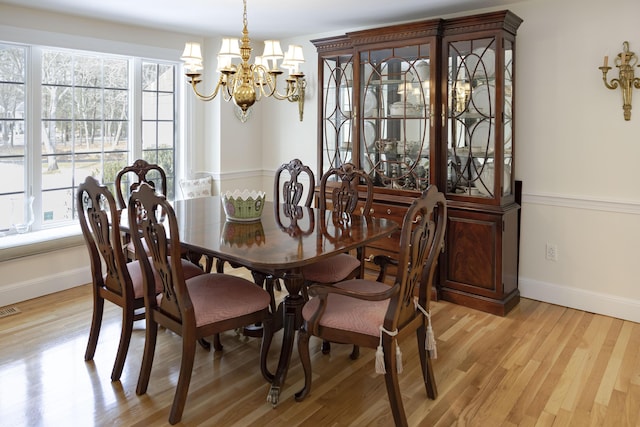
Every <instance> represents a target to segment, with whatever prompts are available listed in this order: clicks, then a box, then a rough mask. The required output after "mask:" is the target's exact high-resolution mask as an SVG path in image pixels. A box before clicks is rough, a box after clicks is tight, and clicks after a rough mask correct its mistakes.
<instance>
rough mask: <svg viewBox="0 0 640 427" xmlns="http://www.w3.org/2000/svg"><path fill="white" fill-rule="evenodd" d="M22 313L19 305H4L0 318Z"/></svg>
mask: <svg viewBox="0 0 640 427" xmlns="http://www.w3.org/2000/svg"><path fill="white" fill-rule="evenodd" d="M18 313H21V311H20V309H19V308H18V307H4V308H0V318H2V317H7V316H11V315H12V314H18Z"/></svg>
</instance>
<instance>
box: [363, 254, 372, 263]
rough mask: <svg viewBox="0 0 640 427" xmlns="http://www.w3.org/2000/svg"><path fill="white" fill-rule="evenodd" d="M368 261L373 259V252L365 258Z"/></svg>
mask: <svg viewBox="0 0 640 427" xmlns="http://www.w3.org/2000/svg"><path fill="white" fill-rule="evenodd" d="M364 260H365V261H366V262H372V261H373V254H371V255H369V256H368V257H367V258H365V259H364Z"/></svg>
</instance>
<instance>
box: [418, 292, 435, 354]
mask: <svg viewBox="0 0 640 427" xmlns="http://www.w3.org/2000/svg"><path fill="white" fill-rule="evenodd" d="M413 302H414V304H415V306H416V308H417V309H418V310H420V311H421V312H422V314H424V315H425V317H426V318H427V333H426V337H425V340H424V349H425V350H427V352H429V358H430V359H437V358H438V349H437V347H436V337H435V335H434V333H433V328H432V327H431V311H428V312H427V311H426V310H425V309H424V308H422V307H421V306H420V304H418V300H417V299H414V300H413Z"/></svg>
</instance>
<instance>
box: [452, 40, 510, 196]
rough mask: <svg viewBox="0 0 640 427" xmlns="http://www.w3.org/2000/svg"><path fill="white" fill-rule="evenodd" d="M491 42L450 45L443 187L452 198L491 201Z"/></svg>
mask: <svg viewBox="0 0 640 427" xmlns="http://www.w3.org/2000/svg"><path fill="white" fill-rule="evenodd" d="M495 45H496V41H495V38H493V37H491V38H485V39H478V40H465V41H458V42H454V43H450V44H449V46H448V49H449V63H448V65H449V71H448V90H447V93H448V94H449V97H448V100H447V101H448V105H449V108H448V117H449V120H448V124H449V127H448V133H449V134H448V155H449V158H448V172H447V175H448V185H447V187H448V188H447V191H448V192H451V193H458V194H466V195H470V196H480V197H494V194H495V188H496V185H495V184H496V183H495V178H494V173H493V171H494V166H495V163H494V157H495V140H496V120H497V117H498V115H497V109H496V107H497V105H498V104H497V102H496V87H495V78H496V72H495V65H496V53H495V52H496V48H495Z"/></svg>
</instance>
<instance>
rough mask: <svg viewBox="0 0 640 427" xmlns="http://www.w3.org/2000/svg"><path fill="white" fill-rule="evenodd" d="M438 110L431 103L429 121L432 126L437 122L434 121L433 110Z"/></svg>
mask: <svg viewBox="0 0 640 427" xmlns="http://www.w3.org/2000/svg"><path fill="white" fill-rule="evenodd" d="M433 111H436V108H435V107H434V105H433V104H431V111H430V112H429V117H430V119H429V121H430V122H431V127H433V126H435V124H434V123H433V116H432V115H431V112H433Z"/></svg>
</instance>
